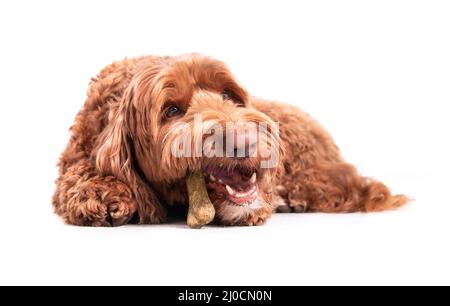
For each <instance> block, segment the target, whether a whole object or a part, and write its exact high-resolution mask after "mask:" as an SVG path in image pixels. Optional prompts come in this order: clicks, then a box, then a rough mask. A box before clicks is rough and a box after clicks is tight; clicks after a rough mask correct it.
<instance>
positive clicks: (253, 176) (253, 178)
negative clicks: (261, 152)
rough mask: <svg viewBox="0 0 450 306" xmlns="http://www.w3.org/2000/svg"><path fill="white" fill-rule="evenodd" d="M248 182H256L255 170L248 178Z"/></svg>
mask: <svg viewBox="0 0 450 306" xmlns="http://www.w3.org/2000/svg"><path fill="white" fill-rule="evenodd" d="M250 183H252V184H254V183H256V172H255V173H253V175H252V177H251V178H250Z"/></svg>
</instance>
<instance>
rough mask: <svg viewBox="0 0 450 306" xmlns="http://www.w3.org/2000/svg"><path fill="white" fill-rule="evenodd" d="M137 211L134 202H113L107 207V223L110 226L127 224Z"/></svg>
mask: <svg viewBox="0 0 450 306" xmlns="http://www.w3.org/2000/svg"><path fill="white" fill-rule="evenodd" d="M136 211H137V205H136V202H135V201H129V202H123V201H121V202H114V203H111V204H109V205H108V216H109V218H108V219H109V223H110V224H111V226H119V225H123V224H127V223H128V221H130V219H131V218H132V217H133V215H134V214H135V213H136Z"/></svg>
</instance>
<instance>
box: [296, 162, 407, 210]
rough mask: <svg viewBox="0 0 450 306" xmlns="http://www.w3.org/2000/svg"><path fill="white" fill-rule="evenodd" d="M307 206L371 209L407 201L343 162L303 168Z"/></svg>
mask: <svg viewBox="0 0 450 306" xmlns="http://www.w3.org/2000/svg"><path fill="white" fill-rule="evenodd" d="M304 174H305V176H304V177H305V179H304V180H303V181H302V184H301V185H303V186H306V188H308V189H307V191H308V194H310V195H311V198H310V199H309V201H308V202H309V204H310V209H311V210H312V211H319V212H320V211H321V212H356V211H362V212H372V211H383V210H389V209H396V208H398V207H400V206H402V205H404V204H406V203H407V202H408V201H409V198H408V197H406V196H404V195H392V194H391V192H390V190H389V188H388V187H386V185H384V184H383V183H381V182H378V181H376V180H374V179H370V178H367V177H363V176H361V175H359V173H358V171H357V170H356V168H355V167H354V166H352V165H350V164H348V163H345V162H337V163H328V164H324V165H322V166H321V167H319V168H315V169H310V170H309V171H308V170H307V171H305V173H304Z"/></svg>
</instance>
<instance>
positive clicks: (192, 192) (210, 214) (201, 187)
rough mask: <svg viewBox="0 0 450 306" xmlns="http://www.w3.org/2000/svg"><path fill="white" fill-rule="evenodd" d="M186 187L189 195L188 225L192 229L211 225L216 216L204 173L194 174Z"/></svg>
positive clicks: (188, 179) (197, 172) (187, 181)
mask: <svg viewBox="0 0 450 306" xmlns="http://www.w3.org/2000/svg"><path fill="white" fill-rule="evenodd" d="M186 185H187V190H188V195H189V211H188V217H187V224H188V225H189V227H191V228H201V227H202V226H203V225H205V224H208V223H210V222H211V221H212V220H213V219H214V215H215V210H214V206H213V204H212V203H211V200H210V199H209V196H208V192H207V191H206V186H205V179H204V178H203V174H202V172H201V171H196V172H192V173H191V174H190V175H189V176H188V178H187V180H186Z"/></svg>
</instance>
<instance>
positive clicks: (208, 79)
mask: <svg viewBox="0 0 450 306" xmlns="http://www.w3.org/2000/svg"><path fill="white" fill-rule="evenodd" d="M199 116H201V118H200V120H197V119H196V118H197V117H199ZM196 121H199V122H200V123H198V122H196ZM213 123H214V124H216V127H217V125H218V126H219V127H224V130H226V132H225V133H224V132H223V131H222V135H221V136H220V135H219V137H216V138H215V139H216V141H217V143H215V144H213V145H212V144H211V143H213V142H211V141H210V142H209V145H208V141H206V140H207V138H208V136H211V135H213V134H216V133H212V130H211V129H210V128H211V126H212V125H213ZM237 123H239V124H240V127H238V125H237ZM181 124H182V125H184V126H185V127H187V129H185V130H183V131H182V132H179V129H178V128H177V127H179V126H180V125H181ZM233 124H235V125H234V126H233ZM249 124H253V125H256V126H265V129H266V130H265V132H264V133H258V132H255V130H254V129H250V128H248V126H249ZM205 126H206V128H205ZM229 126H231V129H228V127H229ZM225 127H227V128H226V129H225ZM190 133H192V134H191V136H192V135H197V136H193V137H191V138H197V140H199V139H200V142H201V141H204V146H203V147H202V146H201V145H200V147H198V146H197V145H195V147H192V146H191V144H189V142H187V144H184V145H180V143H181V142H180V139H184V140H186V139H187V138H189V137H187V136H188V135H189V134H190ZM262 136H265V137H262ZM188 140H189V139H187V141H188ZM218 140H223V142H226V145H224V143H220V141H218ZM261 143H264V145H265V146H260V144H261ZM178 146H179V148H178V149H180V148H184V149H188V150H184V151H183V152H184V153H186V152H187V153H190V154H178V155H177V154H176V153H177V147H178ZM264 147H265V148H264ZM174 148H175V149H174ZM191 148H192V149H193V150H192V151H193V152H189V151H191V150H189V149H191ZM198 148H200V149H198ZM252 148H253V150H251V149H252ZM212 149H213V150H212ZM185 151H186V152H185ZM212 151H214V152H215V154H211V152H212ZM251 151H252V152H251ZM263 151H265V152H263ZM218 153H219V154H218ZM220 153H224V154H220ZM263 153H265V154H263ZM192 171H202V172H203V174H204V178H205V184H206V188H207V190H208V195H209V197H210V200H211V202H212V203H213V205H214V208H215V211H216V217H215V222H217V223H219V224H224V225H260V224H263V223H264V222H265V221H266V220H268V219H269V218H270V216H271V215H272V213H274V212H371V211H382V210H387V209H393V208H397V207H399V206H401V205H403V204H405V203H406V202H407V198H406V197H405V196H403V195H395V196H394V195H391V193H390V191H389V189H388V188H387V187H386V186H385V185H383V184H382V183H380V182H378V181H375V180H372V179H369V178H366V177H362V176H360V175H359V174H358V172H357V171H356V169H355V167H354V166H352V165H350V164H348V163H346V162H345V161H344V160H343V159H342V157H341V155H340V153H339V149H338V147H337V146H336V145H335V143H334V142H333V139H332V138H331V136H330V135H329V134H328V133H327V132H326V131H325V130H324V129H323V128H322V127H321V126H320V125H319V124H318V123H317V122H316V121H315V120H313V119H312V118H311V117H310V116H309V115H307V114H305V113H304V112H302V111H301V110H299V109H297V108H295V107H292V106H289V105H285V104H281V103H278V102H273V101H266V100H263V99H260V98H257V97H253V96H251V95H249V94H248V93H247V91H246V90H245V89H244V88H243V87H242V86H241V85H240V84H238V83H237V81H236V79H235V78H234V77H233V75H232V74H231V73H230V71H229V70H228V68H227V66H226V65H225V64H224V63H222V62H220V61H217V60H214V59H211V58H209V57H205V56H202V55H199V54H189V55H183V56H179V57H158V56H145V57H139V58H132V59H125V60H122V61H120V62H115V63H113V64H111V65H109V66H107V67H106V68H104V69H103V70H102V71H101V72H100V73H99V75H98V76H97V77H96V78H94V79H92V81H91V83H90V86H89V90H88V95H87V100H86V102H85V104H84V106H83V108H82V109H81V111H80V112H79V113H78V115H77V116H76V118H75V123H74V124H73V126H72V127H71V138H70V141H69V144H68V145H67V147H66V149H65V150H64V152H63V153H62V156H61V158H60V161H59V178H58V179H57V181H56V192H55V194H54V196H53V201H52V202H53V206H54V209H55V211H56V213H57V214H58V215H60V216H61V217H62V218H63V219H64V221H65V222H67V223H69V224H75V225H85V226H118V225H123V224H127V223H141V224H142V223H161V222H164V221H165V220H166V219H167V217H168V216H170V214H171V212H172V211H173V210H174V208H176V207H178V210H177V211H178V212H179V211H181V212H183V210H186V209H185V208H186V207H187V202H188V194H187V188H186V177H187V175H188V174H189V173H191V172H192Z"/></svg>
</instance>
